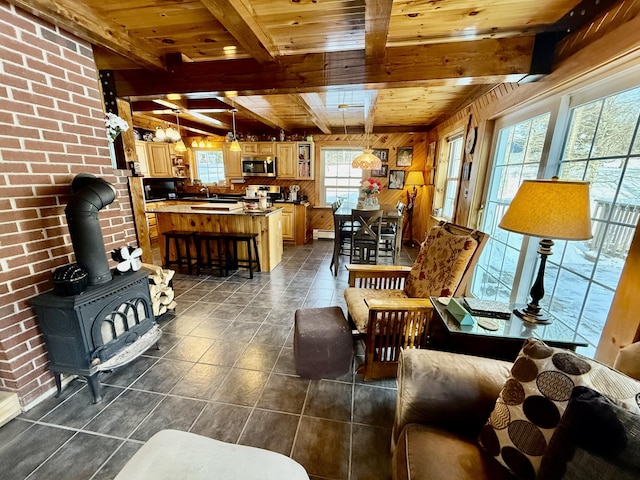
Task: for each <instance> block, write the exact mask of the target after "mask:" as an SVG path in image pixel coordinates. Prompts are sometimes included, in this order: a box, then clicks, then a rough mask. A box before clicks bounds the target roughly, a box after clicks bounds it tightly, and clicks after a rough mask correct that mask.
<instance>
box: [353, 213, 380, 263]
mask: <svg viewBox="0 0 640 480" xmlns="http://www.w3.org/2000/svg"><path fill="white" fill-rule="evenodd" d="M381 223H382V210H380V209H378V210H356V209H354V210H352V211H351V224H352V232H351V252H350V255H349V262H350V263H369V264H374V265H375V264H376V263H377V261H378V253H379V252H380V231H381ZM356 224H357V225H359V227H358V228H357V229H356V228H353V225H356Z"/></svg>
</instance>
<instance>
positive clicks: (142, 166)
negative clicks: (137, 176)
mask: <svg viewBox="0 0 640 480" xmlns="http://www.w3.org/2000/svg"><path fill="white" fill-rule="evenodd" d="M136 157H138V164H139V167H138V171H139V172H140V173H141V174H142V175H144V176H145V177H148V176H149V162H148V160H147V142H143V141H141V140H136Z"/></svg>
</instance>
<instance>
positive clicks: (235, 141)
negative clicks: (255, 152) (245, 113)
mask: <svg viewBox="0 0 640 480" xmlns="http://www.w3.org/2000/svg"><path fill="white" fill-rule="evenodd" d="M237 111H238V110H237V109H235V108H234V109H233V110H231V115H232V122H233V140H232V141H231V146H230V147H229V151H231V152H241V151H242V149H241V148H240V144H239V143H238V137H236V112H237Z"/></svg>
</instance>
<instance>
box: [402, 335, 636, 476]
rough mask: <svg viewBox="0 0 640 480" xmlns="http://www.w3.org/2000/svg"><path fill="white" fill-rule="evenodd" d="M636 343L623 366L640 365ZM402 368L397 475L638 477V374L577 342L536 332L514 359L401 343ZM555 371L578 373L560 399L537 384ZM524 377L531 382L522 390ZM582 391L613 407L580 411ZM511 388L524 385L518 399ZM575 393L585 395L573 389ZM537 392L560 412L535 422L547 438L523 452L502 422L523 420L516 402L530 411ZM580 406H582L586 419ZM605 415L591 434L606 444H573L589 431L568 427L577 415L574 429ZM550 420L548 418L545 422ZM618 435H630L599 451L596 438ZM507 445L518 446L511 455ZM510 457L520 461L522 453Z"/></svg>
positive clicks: (566, 376)
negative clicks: (559, 345) (548, 340)
mask: <svg viewBox="0 0 640 480" xmlns="http://www.w3.org/2000/svg"><path fill="white" fill-rule="evenodd" d="M634 348H635V350H633V351H632V352H631V353H629V352H627V355H626V357H625V362H624V363H625V364H626V365H627V366H631V365H634V364H635V365H636V367H635V371H640V369H638V368H637V365H640V347H634ZM563 362H564V364H563ZM618 364H620V362H618ZM558 365H559V366H560V368H565V367H566V366H567V365H569V366H570V367H571V368H573V370H571V371H570V373H569V374H565V373H561V372H558V371H555V370H556V367H557V366H558ZM575 365H578V366H579V368H577V369H576V368H575ZM569 370H570V369H569ZM587 370H588V371H587ZM532 372H533V373H532ZM524 377H526V378H524ZM551 377H553V378H552V382H547V383H546V384H545V382H544V379H545V378H546V379H547V380H548V379H550V378H551ZM397 378H398V397H397V403H396V411H395V418H394V425H393V431H392V445H391V449H392V477H393V479H394V480H409V479H410V480H422V479H430V480H436V479H443V480H444V479H446V480H462V479H464V480H482V479H487V480H488V479H491V480H502V479H514V478H520V479H542V478H545V479H555V478H557V479H560V478H564V479H568V478H580V479H585V478H597V479H599V480H604V479H606V478H616V479H617V480H620V479H622V478H640V451H639V450H640V439H639V438H638V437H640V420H638V419H640V414H639V413H640V410H639V409H638V405H637V404H638V401H640V382H637V381H635V380H634V379H632V378H630V377H627V376H625V375H623V374H621V373H619V372H617V371H616V370H613V369H611V368H609V367H607V366H605V365H602V364H598V363H597V362H595V361H592V360H589V359H585V358H584V357H580V356H579V355H577V354H575V353H574V352H569V351H563V350H561V349H555V348H551V347H547V346H546V345H545V344H544V343H543V342H541V341H539V340H534V339H529V340H527V342H526V343H525V345H524V347H523V350H522V351H521V353H520V355H519V356H518V358H517V359H516V361H515V362H514V363H509V362H505V361H500V360H493V359H488V358H481V357H474V356H470V355H462V354H455V353H447V352H442V351H436V350H424V349H412V350H404V351H402V354H401V355H400V359H399V363H398V376H397ZM523 378H524V381H523V382H522V383H520V382H521V381H522V380H523ZM559 379H560V380H563V381H567V379H569V380H570V381H571V382H573V383H572V384H571V385H570V388H569V389H568V390H567V391H570V395H569V394H564V396H563V395H558V398H556V399H555V400H557V401H555V400H554V401H549V400H548V399H546V398H543V395H541V394H540V392H539V391H538V390H537V388H541V389H542V390H544V385H549V384H553V385H554V388H555V387H556V386H557V384H558V380H559ZM560 383H561V382H560ZM522 385H524V386H525V388H524V389H520V390H518V388H520V387H522ZM515 386H517V387H518V388H515ZM611 386H613V390H611ZM600 387H602V388H600ZM598 389H600V390H602V389H604V390H607V389H609V390H607V394H608V393H609V392H613V395H612V396H615V397H616V398H615V399H611V398H610V397H607V396H605V395H600V393H599V392H597V391H595V390H598ZM618 390H620V391H623V390H624V391H623V392H622V393H620V392H618ZM585 391H588V392H589V395H590V397H589V402H590V403H589V404H590V405H591V404H592V403H593V402H591V400H592V397H594V396H597V397H598V400H599V401H600V404H598V405H600V406H601V405H602V403H603V402H605V403H606V405H605V406H606V408H607V410H606V411H605V412H604V413H601V412H603V411H602V410H593V408H591V409H587V410H586V411H588V413H584V412H585V409H584V408H582V410H581V409H580V408H579V407H580V404H579V403H578V402H579V401H580V399H581V398H584V394H585ZM514 392H520V393H521V394H522V395H521V396H522V398H521V399H518V400H514V399H515V398H516V397H517V396H518V395H516V394H514ZM555 393H557V390H555V391H554V394H555ZM578 394H581V395H582V397H580V398H574V397H578ZM549 396H551V397H553V395H549ZM560 397H561V398H560ZM622 397H624V398H622ZM541 400H544V401H545V402H546V403H545V404H544V406H545V408H547V410H546V411H547V412H551V411H553V412H556V413H555V415H552V414H551V413H549V414H545V415H543V416H542V417H541V418H539V419H538V423H541V424H543V425H542V426H543V427H544V428H538V427H535V428H534V429H533V430H535V431H536V433H538V435H539V437H540V438H538V440H540V439H542V444H543V445H544V448H542V449H540V448H539V451H538V452H533V451H532V449H535V448H534V447H532V446H531V444H529V445H527V447H529V450H528V451H527V452H526V453H527V455H522V452H518V451H517V448H513V445H509V444H507V445H506V446H505V441H506V442H507V443H508V442H509V441H510V440H509V439H507V440H505V438H502V437H501V435H504V433H505V432H510V431H511V430H509V428H510V427H507V426H506V425H505V426H504V427H506V428H503V426H501V425H500V423H507V421H512V422H520V424H521V425H524V424H526V422H524V421H523V420H522V418H524V415H523V414H522V411H520V412H519V413H518V412H516V410H517V409H518V408H520V407H521V406H522V405H524V406H525V413H526V414H528V413H530V412H527V405H528V406H529V407H531V406H532V405H534V404H535V403H536V402H537V403H540V401H541ZM527 402H529V403H527ZM574 405H576V407H574ZM582 406H583V407H584V403H583V404H582ZM549 407H550V408H549ZM510 409H511V410H510ZM514 409H515V410H514ZM612 409H618V410H621V411H622V413H619V417H620V418H623V417H624V419H623V420H620V421H619V422H618V421H617V418H618V417H616V416H615V415H614V416H612V414H611V411H612ZM530 410H531V409H530ZM616 411H617V410H616ZM575 412H578V413H581V412H582V413H581V414H582V417H583V420H580V415H577V414H575ZM594 412H596V413H594ZM585 415H587V416H586V419H587V420H586V421H585V420H584V417H585ZM556 417H557V418H556ZM599 417H601V418H602V419H603V421H602V422H600V423H601V424H602V425H600V427H601V428H602V429H603V432H604V433H603V432H598V433H597V434H596V435H595V436H594V437H595V438H596V440H595V443H598V441H600V440H602V441H601V442H600V443H601V444H600V445H596V446H595V447H593V448H591V447H589V446H587V447H585V446H584V445H581V444H580V445H576V444H575V443H576V442H578V443H579V439H580V438H587V437H589V435H586V434H583V433H578V434H573V436H571V435H570V436H567V435H568V434H567V432H570V431H571V428H574V430H575V426H576V425H578V430H579V426H580V425H581V424H582V425H584V424H589V425H591V424H596V425H597V424H598V422H597V421H596V420H594V419H597V418H599ZM612 418H613V419H616V420H612ZM576 419H578V420H580V421H576ZM545 422H548V423H549V424H548V425H545V424H544V423H545ZM528 425H530V426H531V424H528ZM572 425H573V427H572ZM609 425H616V426H617V427H618V426H620V425H623V426H626V429H624V428H622V430H621V428H619V429H618V430H616V432H614V440H613V441H612V440H610V437H611V436H609V437H607V435H608V434H609V433H610V432H607V431H606V430H607V429H608V428H609V427H608V426H609ZM496 427H498V428H496ZM621 431H626V432H627V433H626V436H624V434H622V433H621ZM540 432H542V435H540ZM629 432H631V433H629ZM615 435H617V436H618V437H617V438H620V435H623V439H624V441H623V442H617V444H619V447H620V448H618V449H617V450H616V452H615V454H612V453H611V452H605V453H603V454H602V455H599V454H598V448H600V449H602V448H606V445H612V444H616V441H615ZM534 437H535V436H534ZM589 438H591V437H589ZM576 439H577V440H576ZM603 439H607V440H603ZM500 442H502V443H500ZM516 443H517V441H516ZM602 443H604V444H605V447H603V445H602ZM496 445H499V446H500V448H496V447H495V446H496ZM516 446H517V445H516ZM523 449H524V450H527V448H523ZM585 449H586V450H585ZM509 452H511V453H515V454H517V455H507V453H509ZM585 452H586V453H585ZM594 452H595V453H594ZM629 452H630V453H629ZM518 455H519V456H518ZM514 458H515V459H517V460H523V459H524V461H522V462H520V463H518V462H515V461H513V459H514ZM572 458H573V460H572ZM603 458H606V461H603V460H602V459H603ZM529 460H531V462H532V463H533V464H534V465H533V467H532V466H531V465H530V464H529ZM525 464H526V465H525ZM620 464H622V466H620ZM585 470H586V471H587V472H588V473H585ZM589 472H593V475H590V473H589Z"/></svg>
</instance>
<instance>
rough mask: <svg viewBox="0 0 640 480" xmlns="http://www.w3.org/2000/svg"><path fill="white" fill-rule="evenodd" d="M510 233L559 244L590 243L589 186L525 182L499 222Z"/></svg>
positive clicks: (573, 182) (578, 182)
mask: <svg viewBox="0 0 640 480" xmlns="http://www.w3.org/2000/svg"><path fill="white" fill-rule="evenodd" d="M499 227H500V228H503V229H505V230H508V231H510V232H515V233H521V234H523V235H531V236H534V237H539V238H548V239H556V240H588V239H590V238H592V237H593V235H592V233H591V208H590V202H589V182H580V181H569V180H558V179H557V178H555V177H554V178H553V179H546V180H524V181H523V182H522V185H521V186H520V188H519V189H518V192H517V193H516V195H515V197H514V198H513V200H512V201H511V205H509V208H508V209H507V212H506V213H505V214H504V217H502V220H501V221H500V225H499Z"/></svg>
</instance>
